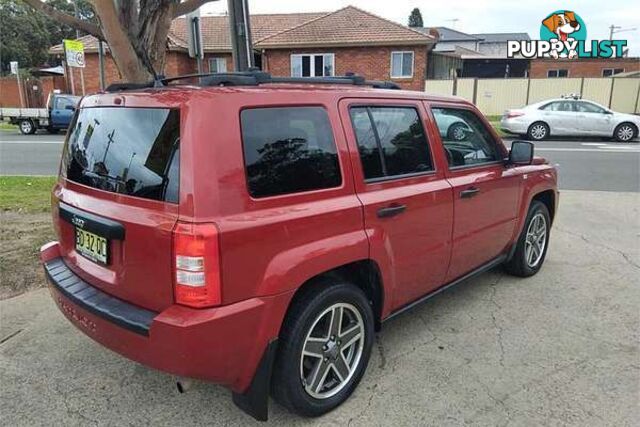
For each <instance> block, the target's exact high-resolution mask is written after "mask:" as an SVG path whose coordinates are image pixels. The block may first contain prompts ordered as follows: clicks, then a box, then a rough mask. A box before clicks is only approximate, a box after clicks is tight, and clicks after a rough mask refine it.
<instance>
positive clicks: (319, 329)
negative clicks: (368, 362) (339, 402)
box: [300, 303, 365, 399]
mask: <svg viewBox="0 0 640 427" xmlns="http://www.w3.org/2000/svg"><path fill="white" fill-rule="evenodd" d="M364 342H365V327H364V321H363V319H362V315H361V314H360V312H359V311H358V309H357V308H356V307H355V306H353V305H351V304H345V303H336V304H333V305H332V306H330V307H329V308H327V309H326V310H324V311H323V312H322V313H321V314H320V315H319V316H318V317H317V318H316V319H315V321H314V322H313V325H312V326H311V328H310V330H309V333H308V334H307V337H306V339H305V341H304V347H303V349H302V354H301V356H300V379H301V381H302V385H303V386H304V389H305V391H306V392H307V394H309V396H311V397H313V398H316V399H327V398H330V397H331V396H334V395H336V394H337V393H338V392H340V390H342V389H343V388H344V387H345V386H346V385H347V384H348V383H349V381H350V380H351V377H352V376H353V374H354V373H355V371H356V369H357V368H358V364H359V363H360V359H361V357H362V352H363V349H364Z"/></svg>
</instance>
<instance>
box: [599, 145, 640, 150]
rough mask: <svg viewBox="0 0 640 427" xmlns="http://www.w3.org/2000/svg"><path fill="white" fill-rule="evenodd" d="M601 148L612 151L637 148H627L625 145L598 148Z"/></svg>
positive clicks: (634, 148)
mask: <svg viewBox="0 0 640 427" xmlns="http://www.w3.org/2000/svg"><path fill="white" fill-rule="evenodd" d="M600 148H601V149H602V148H607V149H608V148H611V149H614V150H637V149H638V148H639V147H633V146H632V147H629V146H625V145H607V146H606V147H600Z"/></svg>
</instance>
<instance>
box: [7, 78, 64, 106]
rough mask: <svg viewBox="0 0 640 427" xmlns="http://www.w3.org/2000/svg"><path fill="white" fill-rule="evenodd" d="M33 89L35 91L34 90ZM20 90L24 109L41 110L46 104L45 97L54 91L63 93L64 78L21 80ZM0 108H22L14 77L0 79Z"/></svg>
mask: <svg viewBox="0 0 640 427" xmlns="http://www.w3.org/2000/svg"><path fill="white" fill-rule="evenodd" d="M34 87H37V89H36V90H34ZM22 89H23V96H24V107H25V108H42V107H44V106H45V103H46V102H47V96H48V95H49V94H50V93H51V92H53V90H54V89H59V90H60V91H61V92H65V89H64V78H62V77H51V76H47V77H41V78H29V79H26V80H22ZM0 107H7V108H11V107H15V108H18V107H22V105H21V104H20V93H19V92H18V83H17V81H16V77H15V76H8V77H3V78H0Z"/></svg>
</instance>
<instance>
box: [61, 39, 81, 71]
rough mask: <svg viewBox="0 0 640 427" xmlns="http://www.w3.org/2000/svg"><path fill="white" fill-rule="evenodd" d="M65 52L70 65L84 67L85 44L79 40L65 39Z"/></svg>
mask: <svg viewBox="0 0 640 427" xmlns="http://www.w3.org/2000/svg"><path fill="white" fill-rule="evenodd" d="M62 42H63V44H64V52H65V56H66V59H67V65H68V66H69V67H78V68H84V65H85V63H84V46H83V45H82V42H80V41H78V40H63V41H62Z"/></svg>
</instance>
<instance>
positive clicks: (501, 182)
mask: <svg viewBox="0 0 640 427" xmlns="http://www.w3.org/2000/svg"><path fill="white" fill-rule="evenodd" d="M431 112H432V114H433V117H434V120H435V123H451V122H462V123H464V128H465V129H467V132H466V133H465V137H464V138H463V139H462V140H460V139H457V138H455V139H454V138H451V136H450V135H449V133H446V132H439V134H440V139H441V141H442V147H443V148H444V150H445V152H446V157H447V160H448V170H447V179H448V180H449V182H450V183H451V185H452V186H453V200H454V202H453V203H454V215H453V218H454V225H453V242H452V244H453V249H452V255H451V263H450V267H449V270H448V272H447V277H446V281H447V282H449V281H452V280H455V279H457V278H459V277H461V276H463V275H465V274H466V273H469V272H471V271H472V270H474V269H476V268H478V267H480V266H481V265H483V264H485V263H487V262H489V261H490V260H492V259H494V258H496V257H497V256H499V255H500V254H502V253H504V251H505V249H506V248H507V245H508V244H509V242H510V240H511V237H512V235H513V232H514V227H515V224H516V217H517V206H518V198H519V194H520V182H521V179H522V176H521V174H519V173H518V172H517V171H516V169H515V168H507V167H505V165H504V161H503V159H504V158H505V157H506V154H507V153H506V150H505V148H504V146H503V145H502V143H501V142H499V141H498V140H497V139H496V138H495V137H494V135H493V133H492V132H491V131H490V130H489V128H488V127H487V124H486V122H485V121H484V120H482V119H481V118H480V116H479V115H478V113H477V112H476V111H475V110H474V109H473V108H471V107H467V106H461V105H455V104H432V105H431Z"/></svg>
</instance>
